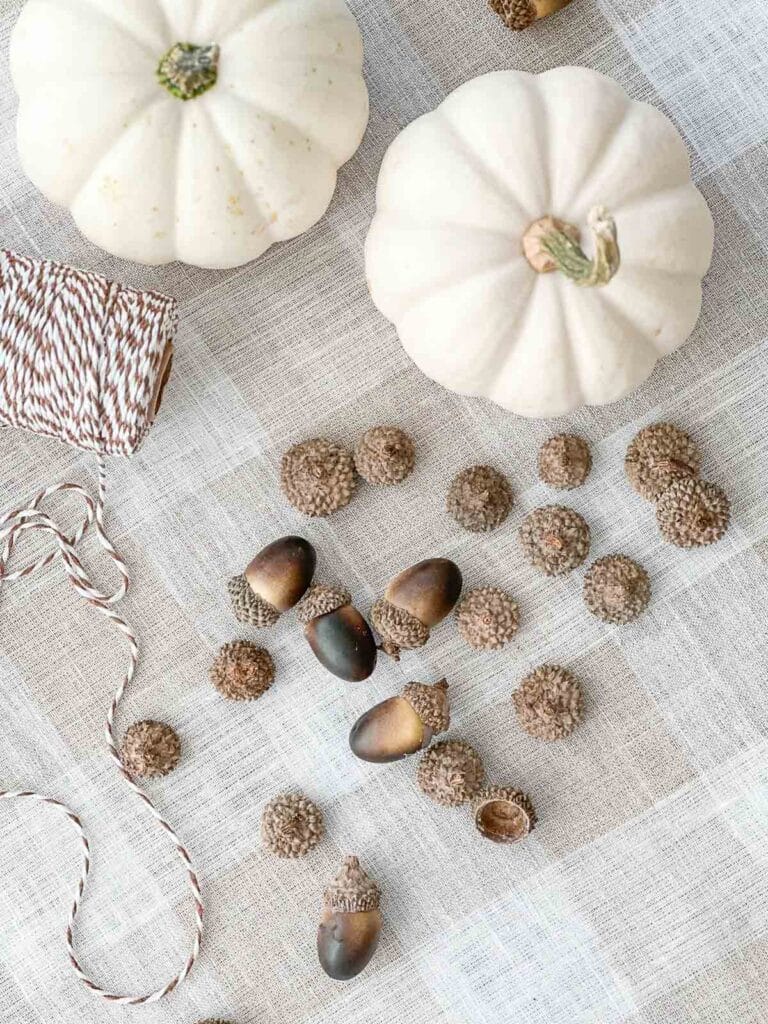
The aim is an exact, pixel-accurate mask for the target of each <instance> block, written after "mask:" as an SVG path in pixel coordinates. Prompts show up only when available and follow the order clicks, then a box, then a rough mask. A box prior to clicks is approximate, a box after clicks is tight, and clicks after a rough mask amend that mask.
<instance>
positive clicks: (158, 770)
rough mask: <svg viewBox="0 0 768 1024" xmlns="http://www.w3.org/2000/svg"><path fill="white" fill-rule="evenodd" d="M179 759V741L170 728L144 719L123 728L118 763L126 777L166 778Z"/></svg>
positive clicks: (162, 723) (161, 723)
mask: <svg viewBox="0 0 768 1024" xmlns="http://www.w3.org/2000/svg"><path fill="white" fill-rule="evenodd" d="M180 758H181V740H180V739H179V736H178V734H177V733H176V731H175V730H174V729H172V728H171V727H170V725H166V724H165V723H164V722H155V721H153V720H152V719H147V720H145V721H143V722H134V723H133V725H132V726H130V727H129V728H128V729H126V732H125V735H124V736H123V742H122V745H121V748H120V760H121V761H122V763H123V767H124V768H125V770H126V771H127V772H128V774H129V775H133V776H134V777H135V778H138V779H159V778H162V777H163V776H164V775H169V774H170V773H171V772H172V771H173V769H174V768H175V767H176V765H177V764H178V763H179V760H180Z"/></svg>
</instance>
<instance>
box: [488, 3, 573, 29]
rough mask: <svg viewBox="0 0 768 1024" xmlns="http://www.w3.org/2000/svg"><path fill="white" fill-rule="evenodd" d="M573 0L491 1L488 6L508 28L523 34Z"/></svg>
mask: <svg viewBox="0 0 768 1024" xmlns="http://www.w3.org/2000/svg"><path fill="white" fill-rule="evenodd" d="M570 2H571V0H489V4H488V6H489V7H490V8H491V10H492V11H493V12H494V13H495V14H498V16H499V17H500V18H501V20H502V21H503V22H504V24H505V25H506V26H507V28H511V29H512V31H513V32H522V31H523V29H526V28H529V26H531V25H533V24H534V22H536V21H539V20H540V19H541V18H547V17H549V15H550V14H555V13H556V12H557V11H561V10H562V9H563V7H567V6H568V4H569V3H570Z"/></svg>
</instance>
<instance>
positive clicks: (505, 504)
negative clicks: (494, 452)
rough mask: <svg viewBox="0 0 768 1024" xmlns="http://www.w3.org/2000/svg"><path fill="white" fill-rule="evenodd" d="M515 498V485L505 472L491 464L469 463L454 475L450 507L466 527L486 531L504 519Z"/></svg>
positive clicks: (455, 516)
mask: <svg viewBox="0 0 768 1024" xmlns="http://www.w3.org/2000/svg"><path fill="white" fill-rule="evenodd" d="M513 501H514V499H513V495H512V488H511V487H510V485H509V481H508V480H507V478H506V477H505V476H504V474H503V473H499V471H498V470H496V469H493V468H492V467H491V466H470V467H469V469H464V470H462V472H461V473H459V474H458V476H456V477H455V478H454V480H453V482H452V484H451V486H450V489H449V491H448V499H447V508H448V511H449V512H450V514H451V515H452V516H453V518H454V519H455V520H456V522H457V523H459V524H460V525H461V526H463V527H464V528H465V529H466V530H471V531H472V532H473V533H487V532H489V531H490V530H495V529H496V527H497V526H500V525H501V523H503V522H504V520H505V519H506V518H507V516H508V515H509V511H510V509H511V508H512V504H513Z"/></svg>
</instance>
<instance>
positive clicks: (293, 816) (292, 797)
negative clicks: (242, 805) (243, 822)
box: [261, 793, 325, 858]
mask: <svg viewBox="0 0 768 1024" xmlns="http://www.w3.org/2000/svg"><path fill="white" fill-rule="evenodd" d="M324 831H325V826H324V824H323V815H322V812H321V811H320V808H319V807H318V806H317V804H314V803H313V802H312V801H311V800H309V799H307V797H305V796H303V795H302V794H300V793H299V794H295V793H280V794H278V796H276V797H273V798H272V799H271V800H270V801H269V803H268V804H267V805H266V807H265V808H264V810H263V812H262V815H261V841H262V843H263V845H264V847H265V848H266V849H267V850H269V851H270V853H274V854H276V855H277V856H278V857H285V858H288V857H290V858H295V857H305V856H306V855H307V854H308V853H309V851H310V850H314V848H315V847H316V846H317V844H318V843H319V842H320V840H321V839H322V838H323V834H324Z"/></svg>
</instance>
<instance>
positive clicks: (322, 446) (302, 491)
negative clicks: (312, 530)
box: [280, 437, 357, 516]
mask: <svg viewBox="0 0 768 1024" xmlns="http://www.w3.org/2000/svg"><path fill="white" fill-rule="evenodd" d="M280 485H281V487H282V489H283V494H284V495H285V497H286V498H287V499H288V501H289V502H290V503H291V505H293V507H294V508H295V509H298V511H299V512H303V513H304V515H307V516H329V515H331V514H332V513H333V512H336V511H338V510H339V509H340V508H344V506H345V505H348V504H349V502H350V501H351V500H352V495H353V494H354V493H355V488H356V487H357V480H356V477H355V464H354V461H353V459H352V456H351V454H350V453H349V452H348V451H346V450H345V449H344V448H341V447H339V445H337V444H334V443H333V442H332V441H326V440H325V439H324V438H319V437H317V438H312V439H311V440H310V441H303V442H302V443H301V444H297V445H294V446H293V448H290V449H289V450H288V451H287V452H286V453H285V455H283V460H282V465H281V469H280Z"/></svg>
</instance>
